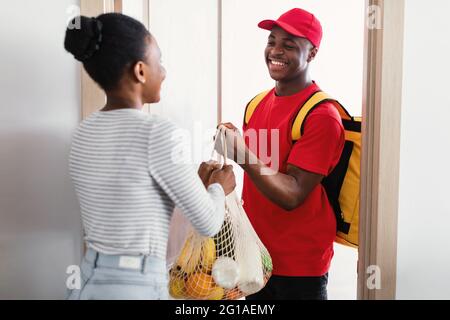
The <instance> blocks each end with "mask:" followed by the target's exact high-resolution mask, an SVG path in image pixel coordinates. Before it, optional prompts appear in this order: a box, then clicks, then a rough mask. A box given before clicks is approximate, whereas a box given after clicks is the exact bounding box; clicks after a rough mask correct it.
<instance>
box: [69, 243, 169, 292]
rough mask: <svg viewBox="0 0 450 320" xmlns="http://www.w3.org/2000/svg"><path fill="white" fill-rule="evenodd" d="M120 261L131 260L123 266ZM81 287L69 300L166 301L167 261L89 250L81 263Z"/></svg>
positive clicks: (75, 290)
mask: <svg viewBox="0 0 450 320" xmlns="http://www.w3.org/2000/svg"><path fill="white" fill-rule="evenodd" d="M123 258H125V259H129V258H131V259H132V263H131V265H130V262H129V260H128V263H124V261H123ZM80 269H81V288H80V289H72V290H70V291H69V294H68V299H69V300H167V299H169V293H168V273H167V271H166V262H165V261H164V260H162V259H159V258H156V257H150V256H131V257H124V256H112V255H105V254H102V253H98V252H96V251H95V250H92V249H88V251H87V253H86V256H85V257H84V259H83V261H82V263H81V268H80Z"/></svg>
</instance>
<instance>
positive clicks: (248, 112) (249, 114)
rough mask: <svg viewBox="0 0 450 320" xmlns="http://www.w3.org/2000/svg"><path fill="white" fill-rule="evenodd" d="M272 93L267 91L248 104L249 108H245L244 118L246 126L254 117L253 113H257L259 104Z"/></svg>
mask: <svg viewBox="0 0 450 320" xmlns="http://www.w3.org/2000/svg"><path fill="white" fill-rule="evenodd" d="M269 92H270V90H266V91H264V92H261V93H260V94H258V95H257V96H256V97H254V98H253V99H252V100H250V102H249V103H248V104H247V107H246V108H245V116H244V124H245V125H247V124H248V123H249V121H250V118H251V117H252V115H253V112H255V110H256V107H258V105H259V103H260V102H261V101H262V100H263V99H264V98H265V97H266V96H267V94H268V93H269Z"/></svg>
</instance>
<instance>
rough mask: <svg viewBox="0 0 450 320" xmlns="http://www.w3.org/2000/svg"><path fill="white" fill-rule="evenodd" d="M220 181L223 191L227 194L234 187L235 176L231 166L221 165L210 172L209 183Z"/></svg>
mask: <svg viewBox="0 0 450 320" xmlns="http://www.w3.org/2000/svg"><path fill="white" fill-rule="evenodd" d="M213 183H220V185H221V186H222V188H223V191H224V192H225V195H226V196H227V195H229V194H230V193H231V192H233V190H234V189H235V188H236V177H235V176H234V172H233V166H230V165H227V166H223V168H222V169H216V170H214V171H213V172H212V173H211V176H210V178H209V184H213Z"/></svg>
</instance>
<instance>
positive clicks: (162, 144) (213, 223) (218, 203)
mask: <svg viewBox="0 0 450 320" xmlns="http://www.w3.org/2000/svg"><path fill="white" fill-rule="evenodd" d="M187 148H188V145H187V143H185V139H184V137H183V135H182V131H181V130H180V129H178V128H177V127H176V126H175V125H173V124H172V123H171V122H169V121H167V120H163V119H157V120H155V123H154V125H153V126H152V129H151V132H150V138H149V146H148V168H149V173H150V175H151V176H152V177H153V178H154V179H155V181H156V182H157V183H158V185H159V186H160V187H161V189H162V191H163V192H164V193H165V194H167V196H168V197H169V198H170V199H171V200H172V201H173V202H174V204H175V206H177V207H178V208H180V209H181V210H182V211H183V213H184V214H185V215H186V217H187V218H188V219H189V220H190V222H191V223H192V225H193V227H194V228H195V229H196V230H197V231H198V232H199V233H200V234H202V235H205V236H212V235H215V234H216V233H217V232H218V231H219V230H220V227H221V226H222V224H223V220H224V215H225V209H224V208H225V193H224V190H223V188H222V186H221V185H220V184H219V183H212V184H210V185H209V186H208V190H206V189H205V186H204V185H203V183H202V181H201V179H200V177H199V176H198V174H197V171H196V170H194V167H193V164H192V163H191V162H192V161H191V159H188V158H187V157H186V155H187V154H189V152H186V151H187V150H188V149H187Z"/></svg>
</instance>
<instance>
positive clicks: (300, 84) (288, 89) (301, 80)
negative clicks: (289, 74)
mask: <svg viewBox="0 0 450 320" xmlns="http://www.w3.org/2000/svg"><path fill="white" fill-rule="evenodd" d="M312 83H313V81H312V80H311V77H310V76H309V74H304V75H303V76H301V77H298V78H296V79H293V80H290V81H277V83H276V85H275V92H276V95H277V96H280V97H283V96H291V95H293V94H296V93H297V92H300V91H302V90H304V89H306V88H307V87H309V86H310V85H311V84H312Z"/></svg>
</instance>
